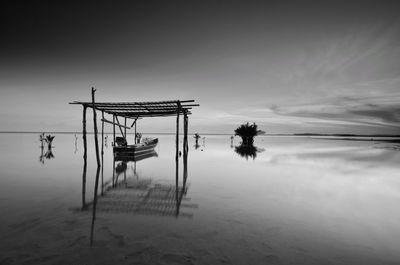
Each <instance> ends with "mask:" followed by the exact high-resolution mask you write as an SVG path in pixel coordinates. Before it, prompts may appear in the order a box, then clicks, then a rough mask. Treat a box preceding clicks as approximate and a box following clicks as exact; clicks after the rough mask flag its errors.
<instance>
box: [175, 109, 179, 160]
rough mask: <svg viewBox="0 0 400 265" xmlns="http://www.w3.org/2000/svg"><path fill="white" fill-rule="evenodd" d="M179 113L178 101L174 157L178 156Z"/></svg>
mask: <svg viewBox="0 0 400 265" xmlns="http://www.w3.org/2000/svg"><path fill="white" fill-rule="evenodd" d="M179 113H180V103H179V102H178V110H177V113H176V156H175V158H176V159H178V157H179Z"/></svg>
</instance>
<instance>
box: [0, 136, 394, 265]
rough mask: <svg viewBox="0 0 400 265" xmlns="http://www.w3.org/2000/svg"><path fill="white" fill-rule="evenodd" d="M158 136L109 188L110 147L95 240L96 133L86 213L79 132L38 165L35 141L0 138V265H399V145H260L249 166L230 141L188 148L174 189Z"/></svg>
mask: <svg viewBox="0 0 400 265" xmlns="http://www.w3.org/2000/svg"><path fill="white" fill-rule="evenodd" d="M130 137H131V138H132V136H130ZM158 137H159V144H158V146H157V147H156V152H157V156H153V157H150V158H148V159H145V160H142V161H138V162H128V163H127V164H126V170H125V171H123V172H122V173H121V174H118V172H116V173H115V172H114V177H115V178H114V180H116V182H117V183H118V184H117V185H116V187H111V186H112V184H110V183H112V176H113V166H114V164H113V157H112V148H111V147H110V139H111V136H109V139H108V147H105V149H104V150H105V153H104V177H103V183H105V184H106V185H105V187H104V190H103V191H104V195H103V196H99V197H98V202H97V206H96V218H95V222H94V226H93V233H91V228H92V217H93V215H92V214H93V205H92V204H91V202H92V201H93V194H94V193H93V190H94V180H95V175H96V160H95V154H94V143H93V135H89V136H88V138H89V143H88V146H89V154H88V168H87V183H86V189H85V190H86V194H85V202H86V204H87V205H86V208H85V209H84V210H82V209H81V208H82V170H83V158H82V156H83V149H82V138H81V135H78V138H77V141H76V142H75V136H74V135H70V134H57V135H56V138H55V140H54V144H53V145H54V147H53V148H52V153H53V155H54V157H53V158H50V159H48V158H46V157H42V158H43V159H40V156H41V154H42V151H41V148H40V143H39V140H38V139H39V136H38V135H36V134H0V150H1V151H0V168H1V175H0V210H1V216H0V221H1V224H2V226H1V227H0V238H1V241H0V264H110V263H111V262H116V263H118V264H399V263H400V253H399V252H398V246H399V245H400V208H399V207H398V203H399V201H400V178H399V172H400V171H399V169H400V163H399V162H400V152H399V151H398V147H397V146H396V144H394V143H384V142H375V141H349V140H327V139H314V138H308V137H258V138H257V139H256V142H255V145H256V146H257V148H258V150H257V153H256V157H255V158H254V159H253V157H252V156H250V157H247V158H246V157H242V156H241V155H240V154H238V153H237V152H235V147H236V146H239V143H238V141H239V140H238V139H235V141H234V142H233V144H232V145H231V142H230V139H229V136H206V138H205V139H200V141H199V146H197V148H196V147H195V146H194V145H195V143H194V139H193V138H190V139H189V154H188V158H187V159H188V161H187V179H186V182H185V180H184V176H185V174H184V163H183V162H184V161H183V160H184V157H183V156H181V157H180V158H179V165H178V175H179V178H178V189H176V163H175V138H174V136H158ZM181 145H182V143H180V146H181ZM46 149H47V148H44V150H43V155H45V153H46V151H47V150H46ZM120 163H121V162H116V163H115V164H116V165H118V164H120ZM121 165H122V164H120V165H119V166H120V168H121ZM122 168H123V169H125V168H124V165H122ZM117 175H119V176H118V180H117V179H116V177H117ZM125 180H126V181H125ZM110 181H111V182H110ZM100 184H101V178H100ZM183 185H185V190H186V193H182V186H183ZM100 187H101V185H100ZM99 190H100V188H99ZM176 191H178V192H176ZM177 195H178V196H177ZM91 237H92V239H93V242H92V245H90V240H91Z"/></svg>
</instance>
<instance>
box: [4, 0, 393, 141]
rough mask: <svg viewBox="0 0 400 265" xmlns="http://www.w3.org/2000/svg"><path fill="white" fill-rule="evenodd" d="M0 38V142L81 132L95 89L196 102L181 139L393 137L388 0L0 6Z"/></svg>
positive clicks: (144, 127) (163, 127)
mask: <svg viewBox="0 0 400 265" xmlns="http://www.w3.org/2000/svg"><path fill="white" fill-rule="evenodd" d="M0 34H1V35H0V36H1V41H0V131H80V130H81V126H82V108H81V107H80V106H77V105H69V104H68V103H69V102H71V101H74V100H80V101H89V100H90V96H91V95H90V93H91V87H95V88H96V89H97V92H96V100H98V101H132V102H133V101H152V100H174V99H181V100H183V99H194V100H196V102H197V103H199V104H200V107H196V108H195V109H193V111H192V112H193V114H192V115H191V116H190V118H189V131H190V132H191V133H194V132H203V133H206V132H207V133H233V130H234V129H235V128H236V127H238V126H239V125H240V124H242V123H245V122H255V123H257V124H258V126H259V128H260V129H262V130H264V131H266V132H267V133H289V134H290V133H304V132H312V133H354V134H400V3H399V2H398V1H378V0H376V1H218V0H214V1H129V2H128V1H127V2H117V1H108V2H107V1H92V2H82V1H81V2H79V1H76V2H75V1H64V3H62V2H61V1H60V2H57V1H40V0H39V1H26V2H23V1H5V2H2V4H0ZM89 113H90V112H89ZM90 117H91V116H88V118H90ZM106 129H107V130H110V129H111V128H106ZM138 130H141V131H144V132H174V130H175V120H174V118H149V119H144V120H141V121H140V122H139V123H138Z"/></svg>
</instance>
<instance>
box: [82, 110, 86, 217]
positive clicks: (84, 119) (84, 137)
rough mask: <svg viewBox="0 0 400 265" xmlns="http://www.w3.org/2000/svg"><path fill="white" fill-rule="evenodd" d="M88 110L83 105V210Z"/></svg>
mask: <svg viewBox="0 0 400 265" xmlns="http://www.w3.org/2000/svg"><path fill="white" fill-rule="evenodd" d="M86 109H87V107H86V106H85V105H83V118H82V138H83V173H82V209H84V208H85V207H86V172H87V141H86Z"/></svg>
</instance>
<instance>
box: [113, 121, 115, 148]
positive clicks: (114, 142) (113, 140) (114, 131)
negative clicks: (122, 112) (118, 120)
mask: <svg viewBox="0 0 400 265" xmlns="http://www.w3.org/2000/svg"><path fill="white" fill-rule="evenodd" d="M113 146H115V115H113Z"/></svg>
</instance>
